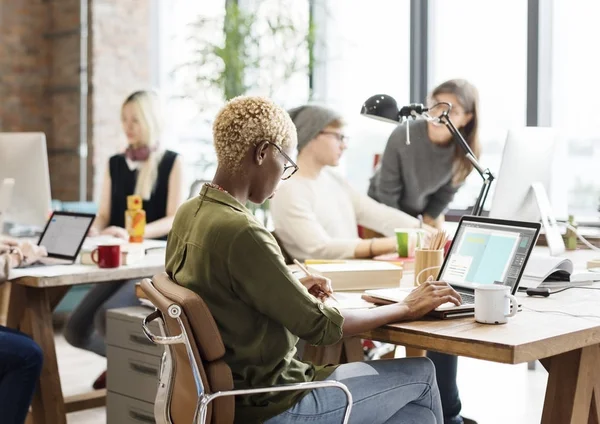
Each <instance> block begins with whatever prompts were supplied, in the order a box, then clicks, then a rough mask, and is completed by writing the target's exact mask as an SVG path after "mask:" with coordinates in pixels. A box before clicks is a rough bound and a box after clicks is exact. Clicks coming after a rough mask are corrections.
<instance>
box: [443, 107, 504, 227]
mask: <svg viewBox="0 0 600 424" xmlns="http://www.w3.org/2000/svg"><path fill="white" fill-rule="evenodd" d="M439 120H440V122H442V123H443V124H444V125H445V126H446V128H448V131H450V134H452V138H453V139H454V141H455V142H456V143H457V144H458V145H459V146H460V147H461V148H462V149H463V150H464V151H465V156H466V158H467V160H468V161H469V162H471V164H472V165H473V168H475V169H476V170H477V173H479V175H480V176H481V178H482V179H483V185H482V186H481V190H480V191H479V196H478V197H477V200H476V202H475V206H473V211H472V212H471V213H472V215H474V216H480V215H481V213H482V212H483V206H484V205H485V201H486V199H487V196H488V193H489V191H490V186H491V185H492V181H494V179H495V177H494V174H492V172H491V171H490V170H489V169H484V168H482V166H481V165H480V164H479V162H477V158H475V153H473V150H471V147H469V144H468V143H467V142H466V141H465V139H464V137H463V136H462V134H461V133H460V131H458V130H457V129H456V127H455V126H454V124H453V123H452V121H451V120H450V117H449V116H448V111H447V110H446V111H444V112H443V113H442V114H441V116H440V117H439Z"/></svg>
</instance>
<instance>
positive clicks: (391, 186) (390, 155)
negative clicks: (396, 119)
mask: <svg viewBox="0 0 600 424" xmlns="http://www.w3.org/2000/svg"><path fill="white" fill-rule="evenodd" d="M395 134H397V131H394V132H393V133H392V135H391V136H390V138H389V140H388V142H387V144H386V146H385V150H384V152H383V156H382V157H381V166H380V167H379V169H378V170H377V174H376V175H375V177H374V178H375V179H376V181H374V184H372V191H373V192H372V193H370V194H372V196H371V197H373V198H374V199H375V200H377V201H378V202H380V203H383V204H384V205H387V206H390V207H392V208H396V209H399V208H400V199H402V195H403V191H404V185H403V182H402V163H401V158H400V151H399V149H398V145H399V143H402V142H403V140H402V139H401V138H398V137H394V135H395Z"/></svg>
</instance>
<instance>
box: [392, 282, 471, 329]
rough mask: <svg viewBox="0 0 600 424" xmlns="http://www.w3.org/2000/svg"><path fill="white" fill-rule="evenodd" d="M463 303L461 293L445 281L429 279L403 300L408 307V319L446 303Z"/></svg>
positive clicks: (415, 317) (422, 314)
mask: <svg viewBox="0 0 600 424" xmlns="http://www.w3.org/2000/svg"><path fill="white" fill-rule="evenodd" d="M447 302H451V303H454V304H455V305H456V306H458V305H460V304H461V303H462V299H461V298H460V294H458V293H457V292H456V291H455V290H454V289H453V288H452V287H450V286H449V285H448V283H445V282H443V281H432V280H431V279H430V280H427V281H425V282H424V283H423V284H421V285H420V286H419V287H417V288H416V289H414V290H413V291H412V292H411V293H410V294H409V295H408V296H407V297H406V298H405V299H404V301H403V303H404V304H405V305H406V306H407V307H408V313H407V314H406V317H405V318H406V319H407V320H412V319H418V318H421V317H422V316H424V315H425V314H427V313H429V312H431V311H433V310H434V309H435V308H437V307H438V306H440V305H443V304H444V303H447Z"/></svg>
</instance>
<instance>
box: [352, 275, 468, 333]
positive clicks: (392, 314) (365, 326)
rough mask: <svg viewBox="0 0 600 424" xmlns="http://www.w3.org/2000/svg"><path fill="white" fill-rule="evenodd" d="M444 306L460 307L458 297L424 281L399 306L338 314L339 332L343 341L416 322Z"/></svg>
mask: <svg viewBox="0 0 600 424" xmlns="http://www.w3.org/2000/svg"><path fill="white" fill-rule="evenodd" d="M446 302H452V303H454V304H455V305H460V304H461V298H460V295H459V294H458V293H457V292H456V291H454V289H453V288H452V287H450V286H449V285H448V284H447V283H443V282H440V281H435V282H434V281H426V282H425V283H423V284H421V285H420V286H419V287H417V288H416V289H415V290H413V292H412V293H411V294H410V295H408V297H407V298H406V299H404V301H403V302H401V303H396V304H393V305H386V306H379V307H377V308H371V309H344V310H342V311H341V313H342V315H343V317H344V325H343V326H342V331H343V333H344V336H345V337H347V336H353V335H356V334H360V333H363V332H365V331H370V330H373V329H375V328H377V327H381V326H382V325H385V324H390V323H392V322H399V321H409V320H415V319H419V318H421V317H423V316H424V315H425V314H427V313H428V312H430V311H432V310H434V309H435V308H437V307H438V306H440V305H442V304H444V303H446Z"/></svg>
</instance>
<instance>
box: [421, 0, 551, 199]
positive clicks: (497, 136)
mask: <svg viewBox="0 0 600 424" xmlns="http://www.w3.org/2000/svg"><path fill="white" fill-rule="evenodd" d="M559 2H560V1H559ZM507 26H509V27H507ZM429 29H430V52H431V54H430V56H429V57H430V64H429V66H430V78H429V89H430V90H431V89H433V88H434V87H435V86H436V85H438V84H440V83H441V82H443V81H445V80H448V79H451V78H465V79H467V80H469V81H470V82H471V83H473V84H474V85H475V86H476V87H477V88H478V90H479V96H480V105H481V107H480V111H481V117H480V138H481V142H482V150H483V153H482V157H481V159H480V163H481V165H482V166H483V167H484V168H486V167H487V168H490V170H491V171H492V172H493V173H494V174H495V175H497V172H498V169H499V168H500V161H501V159H502V149H503V146H504V142H505V139H506V131H507V129H508V128H510V127H515V126H524V125H525V116H526V115H525V111H526V102H527V99H526V92H527V90H526V84H527V74H526V72H527V2H526V1H522V0H505V1H503V2H497V3H490V2H486V1H480V0H454V1H445V0H432V1H431V2H430V20H429ZM481 182H482V180H481V178H480V176H479V174H477V172H473V173H472V174H471V175H470V176H469V178H468V179H467V182H466V184H465V186H464V187H462V188H461V189H460V190H459V192H458V193H457V194H456V197H455V199H454V202H453V203H452V204H451V205H450V207H451V208H457V209H465V208H467V207H469V206H471V205H473V204H474V202H475V199H476V198H477V196H478V195H479V190H480V188H481ZM493 189H494V186H493V185H492V188H491V190H492V191H493ZM491 199H492V193H490V196H489V197H488V200H487V202H486V206H487V208H489V206H490V205H491Z"/></svg>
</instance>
